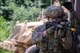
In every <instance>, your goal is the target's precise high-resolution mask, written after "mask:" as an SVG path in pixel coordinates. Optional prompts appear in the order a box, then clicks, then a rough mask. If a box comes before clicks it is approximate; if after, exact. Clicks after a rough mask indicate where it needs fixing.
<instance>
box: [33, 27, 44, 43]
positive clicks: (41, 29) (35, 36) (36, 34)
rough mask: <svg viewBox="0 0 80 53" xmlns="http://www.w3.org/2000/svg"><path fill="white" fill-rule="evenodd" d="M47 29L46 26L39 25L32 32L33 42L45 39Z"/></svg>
mask: <svg viewBox="0 0 80 53" xmlns="http://www.w3.org/2000/svg"><path fill="white" fill-rule="evenodd" d="M44 31H45V28H44V26H39V27H37V28H36V29H35V31H34V32H33V34H32V40H33V43H36V42H39V41H41V40H42V39H43V32H44Z"/></svg>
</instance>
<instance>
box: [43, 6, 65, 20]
mask: <svg viewBox="0 0 80 53" xmlns="http://www.w3.org/2000/svg"><path fill="white" fill-rule="evenodd" d="M44 15H45V16H46V18H53V19H54V18H56V17H60V16H62V15H64V10H63V8H62V7H61V6H49V7H48V8H47V9H46V11H45V13H44Z"/></svg>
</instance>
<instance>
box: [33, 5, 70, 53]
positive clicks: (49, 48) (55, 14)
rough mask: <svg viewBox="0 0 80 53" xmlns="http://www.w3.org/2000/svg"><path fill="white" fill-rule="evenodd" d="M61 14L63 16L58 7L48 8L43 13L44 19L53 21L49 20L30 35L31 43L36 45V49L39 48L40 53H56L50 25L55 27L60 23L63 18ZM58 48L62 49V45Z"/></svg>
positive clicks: (60, 8) (61, 10)
mask: <svg viewBox="0 0 80 53" xmlns="http://www.w3.org/2000/svg"><path fill="white" fill-rule="evenodd" d="M63 14H64V11H63V9H62V7H60V6H50V7H48V8H47V10H46V12H45V15H46V17H47V18H48V19H49V18H52V19H55V20H52V21H50V20H49V21H48V22H46V23H44V24H43V25H41V26H39V27H37V28H36V30H35V31H34V32H33V35H32V39H33V42H34V43H36V44H37V47H38V48H40V53H54V52H55V51H56V48H55V47H56V46H54V30H55V29H54V30H53V29H52V30H51V29H50V27H52V25H54V26H55V25H57V24H58V22H59V21H61V19H62V18H63ZM55 23H57V24H55ZM45 30H46V33H47V35H45V36H44V34H43V32H44V31H45ZM68 35H69V34H68ZM68 41H69V40H68ZM69 43H70V42H69ZM59 46H60V49H62V45H60V44H59ZM54 50H55V51H54ZM58 51H60V50H57V51H56V52H58ZM59 53H60V52H59Z"/></svg>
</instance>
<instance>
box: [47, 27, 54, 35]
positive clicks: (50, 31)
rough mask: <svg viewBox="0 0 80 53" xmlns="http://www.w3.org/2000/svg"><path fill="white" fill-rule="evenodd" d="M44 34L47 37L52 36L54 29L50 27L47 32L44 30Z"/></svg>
mask: <svg viewBox="0 0 80 53" xmlns="http://www.w3.org/2000/svg"><path fill="white" fill-rule="evenodd" d="M46 33H47V35H49V34H50V35H52V34H54V28H52V27H50V28H48V29H47V30H46Z"/></svg>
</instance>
